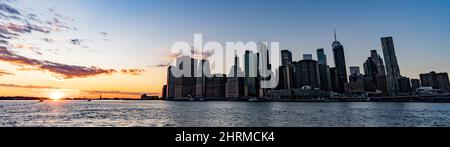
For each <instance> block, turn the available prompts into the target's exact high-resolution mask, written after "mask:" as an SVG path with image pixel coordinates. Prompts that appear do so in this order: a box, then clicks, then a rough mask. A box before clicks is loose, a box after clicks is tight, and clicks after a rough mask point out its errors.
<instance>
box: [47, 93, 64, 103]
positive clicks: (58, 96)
mask: <svg viewBox="0 0 450 147" xmlns="http://www.w3.org/2000/svg"><path fill="white" fill-rule="evenodd" d="M49 97H50V99H52V100H54V101H58V100H61V99H62V98H63V97H64V93H63V92H61V91H54V92H52V93H51V94H50V96H49Z"/></svg>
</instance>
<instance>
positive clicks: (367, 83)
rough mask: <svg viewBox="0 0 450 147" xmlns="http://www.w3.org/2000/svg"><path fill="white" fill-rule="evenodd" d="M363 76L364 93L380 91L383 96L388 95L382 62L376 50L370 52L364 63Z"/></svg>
mask: <svg viewBox="0 0 450 147" xmlns="http://www.w3.org/2000/svg"><path fill="white" fill-rule="evenodd" d="M364 74H365V75H364V89H365V90H366V91H371V92H376V91H381V92H382V94H384V95H387V94H389V90H388V85H387V81H386V70H385V68H384V61H383V59H382V58H381V57H380V55H379V54H378V53H377V50H371V51H370V57H368V58H367V60H366V62H364Z"/></svg>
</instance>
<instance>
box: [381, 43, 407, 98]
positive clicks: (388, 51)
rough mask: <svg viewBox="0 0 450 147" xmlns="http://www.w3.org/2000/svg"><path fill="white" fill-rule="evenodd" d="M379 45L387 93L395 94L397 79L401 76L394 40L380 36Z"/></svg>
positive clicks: (397, 84) (398, 87) (397, 89)
mask: <svg viewBox="0 0 450 147" xmlns="http://www.w3.org/2000/svg"><path fill="white" fill-rule="evenodd" d="M381 46H382V48H383V54H384V60H385V62H386V72H387V76H386V78H387V82H388V89H389V94H391V95H396V94H397V93H398V91H399V90H400V84H399V82H398V80H400V79H401V78H402V75H401V74H400V68H399V66H398V61H397V56H396V55H395V47H394V40H393V39H392V37H383V38H381Z"/></svg>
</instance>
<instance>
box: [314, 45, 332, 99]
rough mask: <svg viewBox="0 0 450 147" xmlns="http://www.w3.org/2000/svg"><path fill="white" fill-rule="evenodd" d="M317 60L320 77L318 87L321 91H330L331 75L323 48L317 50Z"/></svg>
mask: <svg viewBox="0 0 450 147" xmlns="http://www.w3.org/2000/svg"><path fill="white" fill-rule="evenodd" d="M317 59H318V64H319V76H320V86H321V88H320V89H321V90H324V91H331V90H332V86H331V75H330V67H329V66H328V63H327V55H326V54H325V51H324V49H323V48H320V49H317Z"/></svg>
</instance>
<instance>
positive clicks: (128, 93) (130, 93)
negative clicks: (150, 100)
mask: <svg viewBox="0 0 450 147" xmlns="http://www.w3.org/2000/svg"><path fill="white" fill-rule="evenodd" d="M82 92H85V93H88V94H118V95H136V96H140V95H143V94H155V93H146V92H123V91H114V90H111V91H82Z"/></svg>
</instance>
